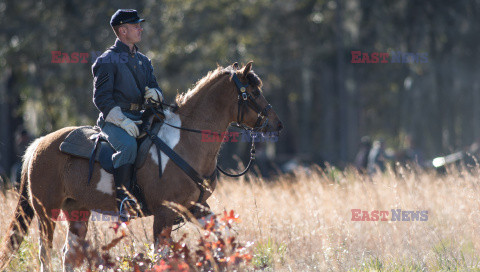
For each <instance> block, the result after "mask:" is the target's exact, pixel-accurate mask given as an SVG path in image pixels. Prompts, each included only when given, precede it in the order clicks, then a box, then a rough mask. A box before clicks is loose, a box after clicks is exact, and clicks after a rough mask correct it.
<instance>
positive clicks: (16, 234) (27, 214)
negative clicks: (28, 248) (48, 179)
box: [0, 138, 42, 271]
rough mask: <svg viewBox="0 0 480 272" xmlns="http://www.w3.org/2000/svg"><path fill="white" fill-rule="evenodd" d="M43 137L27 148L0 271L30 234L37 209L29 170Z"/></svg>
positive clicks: (1, 252) (4, 242) (1, 247)
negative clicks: (34, 205) (18, 196)
mask: <svg viewBox="0 0 480 272" xmlns="http://www.w3.org/2000/svg"><path fill="white" fill-rule="evenodd" d="M41 140H42V138H38V139H37V140H35V141H34V142H33V143H32V144H30V146H29V147H28V148H27V151H26V152H25V155H24V156H23V164H22V176H21V178H22V179H21V184H20V198H19V200H18V204H17V208H16V209H15V213H14V218H13V220H12V222H11V223H10V226H9V227H8V229H7V232H6V235H5V236H4V237H3V239H2V245H1V246H0V271H3V270H4V269H5V268H6V266H7V265H8V263H9V262H10V259H11V257H12V256H13V253H15V252H17V250H18V248H19V247H20V245H21V244H22V242H23V237H24V236H25V235H26V234H28V228H29V226H30V223H31V222H32V219H33V216H34V215H35V210H34V209H33V206H32V202H31V201H30V197H29V172H30V171H29V170H30V165H31V163H32V159H33V155H34V154H35V151H36V149H37V146H38V144H39V143H40V141H41Z"/></svg>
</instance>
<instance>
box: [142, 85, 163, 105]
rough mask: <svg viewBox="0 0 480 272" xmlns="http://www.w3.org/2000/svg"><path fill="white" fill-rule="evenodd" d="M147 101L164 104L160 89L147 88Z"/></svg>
mask: <svg viewBox="0 0 480 272" xmlns="http://www.w3.org/2000/svg"><path fill="white" fill-rule="evenodd" d="M144 97H145V100H147V101H148V99H152V100H154V101H158V102H163V95H162V92H160V90H159V89H155V88H149V87H145V96H144Z"/></svg>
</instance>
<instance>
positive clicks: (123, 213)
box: [118, 196, 138, 222]
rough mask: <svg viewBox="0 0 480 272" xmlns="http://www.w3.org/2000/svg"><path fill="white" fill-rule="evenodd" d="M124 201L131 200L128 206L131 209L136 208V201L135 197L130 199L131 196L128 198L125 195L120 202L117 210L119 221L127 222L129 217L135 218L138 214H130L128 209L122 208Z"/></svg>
mask: <svg viewBox="0 0 480 272" xmlns="http://www.w3.org/2000/svg"><path fill="white" fill-rule="evenodd" d="M126 202H132V204H133V205H130V208H131V209H134V210H136V209H137V208H136V206H137V201H136V200H135V199H131V198H128V196H127V197H125V198H124V199H123V200H122V202H121V203H120V209H119V211H118V219H119V220H120V221H121V222H128V221H129V220H130V219H135V218H137V217H138V214H136V215H131V214H130V213H129V212H128V211H126V210H125V209H124V208H125V203H126Z"/></svg>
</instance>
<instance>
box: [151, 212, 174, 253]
mask: <svg viewBox="0 0 480 272" xmlns="http://www.w3.org/2000/svg"><path fill="white" fill-rule="evenodd" d="M176 216H177V215H176V213H175V212H174V211H172V210H170V209H169V208H167V207H162V208H161V209H159V211H158V212H156V213H155V214H154V218H153V237H154V239H155V252H159V253H160V254H161V255H162V258H164V257H167V254H168V250H169V248H170V247H169V245H170V243H171V242H172V227H173V222H174V221H175V217H176ZM159 250H160V251H159Z"/></svg>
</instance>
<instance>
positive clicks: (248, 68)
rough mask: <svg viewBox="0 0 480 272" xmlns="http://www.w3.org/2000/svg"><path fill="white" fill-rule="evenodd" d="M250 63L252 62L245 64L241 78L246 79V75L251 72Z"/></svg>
mask: <svg viewBox="0 0 480 272" xmlns="http://www.w3.org/2000/svg"><path fill="white" fill-rule="evenodd" d="M252 63H253V61H252V60H251V61H249V62H248V63H247V65H245V68H243V76H244V77H247V75H248V73H250V71H251V70H252Z"/></svg>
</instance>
